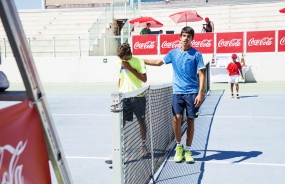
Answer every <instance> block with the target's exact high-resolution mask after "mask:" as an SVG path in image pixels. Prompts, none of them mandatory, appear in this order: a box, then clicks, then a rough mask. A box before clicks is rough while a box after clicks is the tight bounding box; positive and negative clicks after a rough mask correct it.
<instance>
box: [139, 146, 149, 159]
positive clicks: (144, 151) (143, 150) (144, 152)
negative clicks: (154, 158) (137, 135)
mask: <svg viewBox="0 0 285 184" xmlns="http://www.w3.org/2000/svg"><path fill="white" fill-rule="evenodd" d="M146 156H148V150H147V147H146V145H142V146H141V151H140V157H146Z"/></svg>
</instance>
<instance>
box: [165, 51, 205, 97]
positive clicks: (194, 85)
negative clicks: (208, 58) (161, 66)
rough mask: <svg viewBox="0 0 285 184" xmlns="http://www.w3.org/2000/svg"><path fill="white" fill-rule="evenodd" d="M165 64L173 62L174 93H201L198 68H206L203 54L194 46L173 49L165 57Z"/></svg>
mask: <svg viewBox="0 0 285 184" xmlns="http://www.w3.org/2000/svg"><path fill="white" fill-rule="evenodd" d="M163 62H164V63H165V64H169V63H172V67H173V81H172V83H173V94H191V93H199V86H198V78H197V72H198V70H201V69H204V68H205V65H204V61H203V57H202V54H201V53H200V52H199V51H197V50H196V49H194V48H191V49H190V50H188V51H182V50H181V48H177V49H173V50H171V51H169V52H168V54H167V55H166V56H164V58H163Z"/></svg>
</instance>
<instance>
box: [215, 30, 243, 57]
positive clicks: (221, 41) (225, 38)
mask: <svg viewBox="0 0 285 184" xmlns="http://www.w3.org/2000/svg"><path fill="white" fill-rule="evenodd" d="M239 52H240V53H242V52H243V32H232V33H217V53H239Z"/></svg>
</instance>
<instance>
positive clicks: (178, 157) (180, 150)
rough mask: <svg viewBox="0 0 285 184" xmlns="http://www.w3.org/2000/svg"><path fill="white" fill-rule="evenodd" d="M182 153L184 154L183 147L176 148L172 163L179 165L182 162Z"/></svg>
mask: <svg viewBox="0 0 285 184" xmlns="http://www.w3.org/2000/svg"><path fill="white" fill-rule="evenodd" d="M183 152H184V147H183V145H182V146H176V153H175V156H174V162H176V163H180V162H182V160H183Z"/></svg>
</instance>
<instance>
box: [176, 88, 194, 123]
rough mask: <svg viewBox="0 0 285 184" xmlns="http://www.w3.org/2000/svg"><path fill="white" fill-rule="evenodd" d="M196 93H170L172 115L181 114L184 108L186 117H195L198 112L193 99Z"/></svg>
mask: <svg viewBox="0 0 285 184" xmlns="http://www.w3.org/2000/svg"><path fill="white" fill-rule="evenodd" d="M197 95H198V94H197V93H193V94H173V95H172V113H173V115H176V114H181V115H183V112H184V109H186V116H187V117H188V118H197V117H198V113H199V107H195V104H194V100H195V98H196V97H197Z"/></svg>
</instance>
